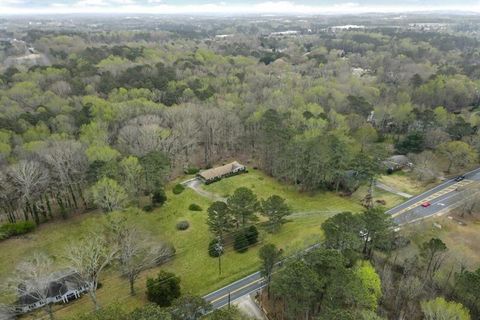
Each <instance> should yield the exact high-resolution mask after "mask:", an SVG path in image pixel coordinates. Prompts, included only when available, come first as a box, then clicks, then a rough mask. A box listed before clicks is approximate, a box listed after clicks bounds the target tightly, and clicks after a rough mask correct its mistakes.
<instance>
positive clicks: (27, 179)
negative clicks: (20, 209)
mask: <svg viewBox="0 0 480 320" xmlns="http://www.w3.org/2000/svg"><path fill="white" fill-rule="evenodd" d="M9 176H10V179H11V182H12V185H13V186H14V188H15V190H16V191H17V192H18V194H19V195H20V201H21V204H22V205H23V206H24V208H25V219H26V220H28V216H27V212H29V213H30V214H31V215H32V216H33V217H34V219H35V221H36V222H37V223H40V218H39V217H38V213H37V208H36V204H35V200H36V199H37V198H38V197H39V196H40V195H41V194H42V192H44V191H45V188H46V187H47V185H48V182H49V176H48V174H47V172H46V170H45V168H43V166H42V165H41V163H40V162H38V161H33V160H21V161H20V162H19V163H17V164H14V165H12V166H11V167H10V170H9Z"/></svg>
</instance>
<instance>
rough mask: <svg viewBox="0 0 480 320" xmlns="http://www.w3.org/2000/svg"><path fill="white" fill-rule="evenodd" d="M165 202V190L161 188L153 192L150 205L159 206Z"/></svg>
mask: <svg viewBox="0 0 480 320" xmlns="http://www.w3.org/2000/svg"><path fill="white" fill-rule="evenodd" d="M165 201H167V195H166V194H165V190H163V188H158V189H157V190H155V192H153V195H152V203H153V205H155V206H161V205H163V204H164V203H165Z"/></svg>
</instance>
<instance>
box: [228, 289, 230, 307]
mask: <svg viewBox="0 0 480 320" xmlns="http://www.w3.org/2000/svg"><path fill="white" fill-rule="evenodd" d="M228 309H230V291H228Z"/></svg>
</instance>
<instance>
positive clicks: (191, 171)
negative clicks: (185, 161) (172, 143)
mask: <svg viewBox="0 0 480 320" xmlns="http://www.w3.org/2000/svg"><path fill="white" fill-rule="evenodd" d="M198 171H200V169H198V168H196V167H188V168H185V169H184V170H183V172H184V173H185V174H196V173H198Z"/></svg>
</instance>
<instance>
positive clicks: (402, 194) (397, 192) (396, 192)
mask: <svg viewBox="0 0 480 320" xmlns="http://www.w3.org/2000/svg"><path fill="white" fill-rule="evenodd" d="M375 186H376V187H377V188H379V189H382V190H384V191H387V192H391V193H394V194H396V195H398V196H400V197H404V198H407V199H408V198H411V197H413V195H411V194H408V193H406V192H401V191H399V190H397V189H395V188H393V187H390V186H387V185H386V184H383V183H381V182H378V181H377V182H375Z"/></svg>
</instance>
